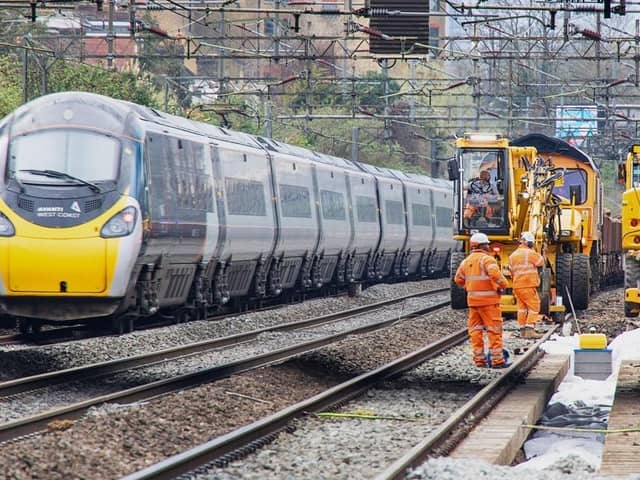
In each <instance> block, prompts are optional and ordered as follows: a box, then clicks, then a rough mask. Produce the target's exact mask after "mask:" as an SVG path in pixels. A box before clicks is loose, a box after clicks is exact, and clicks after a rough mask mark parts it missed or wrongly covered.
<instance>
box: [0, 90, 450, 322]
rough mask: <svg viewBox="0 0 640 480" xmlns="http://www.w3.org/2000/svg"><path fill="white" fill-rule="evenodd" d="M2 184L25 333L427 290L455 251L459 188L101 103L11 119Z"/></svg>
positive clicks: (1, 289)
mask: <svg viewBox="0 0 640 480" xmlns="http://www.w3.org/2000/svg"><path fill="white" fill-rule="evenodd" d="M0 168H1V169H2V172H3V176H2V179H1V180H0V313H3V314H5V315H8V316H10V317H13V318H17V319H19V320H20V325H21V327H23V330H24V331H26V330H28V329H29V328H32V327H36V326H38V325H39V324H40V323H43V322H47V323H61V322H73V323H77V322H85V323H97V324H103V323H104V322H105V321H111V322H112V323H113V325H114V326H117V327H118V328H119V329H120V330H128V329H130V328H133V321H134V320H135V319H136V318H139V317H142V316H147V315H152V314H154V313H155V312H157V311H159V310H161V311H165V312H168V313H170V314H172V315H175V316H177V317H178V318H179V319H182V318H202V317H204V316H205V315H206V314H208V313H211V312H213V311H215V310H216V309H219V308H221V306H223V305H224V304H226V303H227V302H229V301H230V300H233V301H235V302H236V303H246V302H248V301H250V300H251V299H261V298H267V297H277V296H279V295H281V294H282V293H283V292H286V293H292V292H305V291H309V290H313V289H319V288H323V287H327V286H340V285H345V286H346V285H349V284H353V283H367V284H370V283H373V282H376V281H383V280H384V281H399V280H403V279H406V278H424V277H425V276H426V275H437V274H438V273H446V265H445V264H446V262H444V263H443V264H442V266H441V267H438V265H439V263H440V262H439V261H436V259H439V258H441V257H442V256H443V255H444V256H445V257H446V256H448V255H449V252H450V251H451V250H452V249H453V248H454V247H455V242H454V241H453V240H452V238H451V215H450V214H451V194H450V193H451V184H450V183H449V182H446V181H443V180H433V179H429V178H428V177H422V176H415V175H414V176H412V175H405V174H402V173H401V172H396V171H393V170H388V169H379V168H377V167H372V166H369V165H365V164H359V163H354V162H351V161H349V160H345V159H341V158H337V157H332V156H329V155H322V154H319V153H317V152H313V151H310V150H306V149H303V148H300V147H295V146H291V145H286V144H283V143H281V142H277V141H275V140H272V139H267V138H263V137H257V136H252V135H248V134H244V133H240V132H234V131H231V130H228V129H224V128H220V127H216V126H212V125H208V124H203V123H198V122H194V121H191V120H187V119H184V118H181V117H176V116H173V115H168V114H165V113H161V112H158V111H156V110H153V109H151V108H147V107H143V106H140V105H135V104H132V103H129V102H124V101H119V100H113V99H110V98H107V97H103V96H99V95H94V94H90V93H79V92H66V93H59V94H53V95H48V96H44V97H41V98H39V99H36V100H34V101H32V102H30V103H28V104H25V105H23V106H22V107H20V108H19V109H17V110H16V111H15V112H14V113H13V114H11V115H9V116H8V117H6V118H5V119H3V120H2V121H1V122H0ZM445 217H447V218H446V219H445ZM445 220H446V221H445ZM445 224H447V225H448V228H447V227H445V226H444V225H445ZM439 268H440V270H441V271H438V269H439Z"/></svg>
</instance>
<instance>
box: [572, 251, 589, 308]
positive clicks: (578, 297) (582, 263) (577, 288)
mask: <svg viewBox="0 0 640 480" xmlns="http://www.w3.org/2000/svg"><path fill="white" fill-rule="evenodd" d="M571 287H572V288H571V299H572V300H573V308H575V309H576V310H586V309H587V308H588V307H589V294H590V292H591V263H590V261H589V256H588V255H585V254H583V253H576V254H575V255H574V256H573V269H572V271H571Z"/></svg>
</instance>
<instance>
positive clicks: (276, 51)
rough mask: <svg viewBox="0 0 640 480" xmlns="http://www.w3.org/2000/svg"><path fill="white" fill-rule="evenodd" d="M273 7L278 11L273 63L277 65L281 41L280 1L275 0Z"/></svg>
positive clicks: (274, 26)
mask: <svg viewBox="0 0 640 480" xmlns="http://www.w3.org/2000/svg"><path fill="white" fill-rule="evenodd" d="M273 6H274V8H275V10H276V13H275V14H274V18H273V37H274V41H273V57H274V58H273V61H274V62H276V63H277V62H279V61H280V58H279V57H280V41H279V40H278V37H279V36H280V13H278V10H280V0H275V1H274V2H273Z"/></svg>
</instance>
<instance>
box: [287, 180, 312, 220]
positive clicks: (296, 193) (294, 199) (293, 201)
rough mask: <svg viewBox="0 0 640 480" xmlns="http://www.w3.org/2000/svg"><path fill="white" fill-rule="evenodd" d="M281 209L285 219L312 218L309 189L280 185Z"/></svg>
mask: <svg viewBox="0 0 640 480" xmlns="http://www.w3.org/2000/svg"><path fill="white" fill-rule="evenodd" d="M280 208H281V210H282V216H283V217H293V218H311V201H310V199H309V189H308V188H307V187H300V186H298V185H284V184H281V185H280Z"/></svg>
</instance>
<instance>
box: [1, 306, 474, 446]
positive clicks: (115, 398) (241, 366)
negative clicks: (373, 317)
mask: <svg viewBox="0 0 640 480" xmlns="http://www.w3.org/2000/svg"><path fill="white" fill-rule="evenodd" d="M449 303H450V302H449V301H446V302H440V303H437V304H434V305H431V306H429V307H426V308H423V309H419V310H418V311H413V312H407V313H405V314H404V315H400V316H398V317H394V318H391V319H387V320H383V321H381V322H375V323H371V324H368V325H363V326H360V327H356V328H353V329H350V330H345V331H343V332H340V333H337V334H332V335H328V336H324V337H322V338H318V339H315V340H311V341H308V342H304V343H299V344H296V345H292V346H289V347H285V348H281V349H278V350H274V351H272V352H268V353H265V354H261V355H257V356H254V357H250V358H247V359H242V360H237V361H234V362H230V363H227V364H223V365H218V366H215V367H211V368H206V369H203V370H200V371H197V372H193V373H188V374H183V375H180V376H177V377H173V378H168V379H163V380H157V381H154V382H151V383H148V384H144V385H140V386H137V387H132V388H129V389H126V390H123V391H120V392H115V393H111V394H107V395H102V396H100V397H95V398H92V399H89V400H85V401H82V402H78V403H75V404H73V405H68V406H65V407H61V408H56V409H52V410H49V411H46V412H43V413H41V414H37V415H33V416H31V417H26V418H21V419H18V420H15V421H11V422H7V423H4V424H0V443H1V442H6V441H8V440H12V439H14V438H16V437H19V436H22V435H27V434H30V433H34V432H37V431H40V430H43V429H45V428H46V427H47V425H48V424H49V423H50V422H52V421H55V420H61V419H77V418H80V417H81V416H82V415H83V414H84V413H85V412H86V411H87V410H88V409H89V408H91V407H96V406H99V405H103V404H105V403H108V402H118V403H120V404H127V403H133V402H138V401H142V400H149V399H152V398H155V397H157V396H159V395H163V394H166V393H170V392H176V391H179V390H183V389H185V388H192V387H195V386H197V385H201V384H203V383H207V382H212V381H216V380H219V379H221V378H225V377H228V376H230V375H234V374H238V373H241V372H246V371H248V370H251V369H255V368H259V367H264V366H268V365H271V364H274V363H278V362H282V361H284V360H287V359H289V358H291V357H294V356H296V355H299V354H301V353H305V352H309V351H311V350H314V349H317V348H320V347H323V346H325V345H329V344H331V343H335V342H337V341H339V340H342V339H344V338H346V337H348V336H350V335H354V334H362V333H367V332H371V331H374V330H379V329H382V328H385V327H388V326H390V325H392V324H394V323H397V322H398V321H400V320H405V319H408V318H415V317H416V316H417V315H422V314H426V313H429V312H432V311H434V310H437V309H440V308H443V307H445V306H447V305H449ZM348 318H350V317H348ZM465 331H466V330H465Z"/></svg>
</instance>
